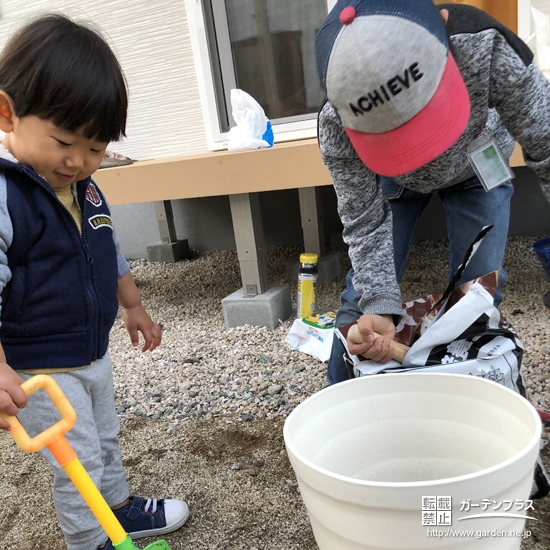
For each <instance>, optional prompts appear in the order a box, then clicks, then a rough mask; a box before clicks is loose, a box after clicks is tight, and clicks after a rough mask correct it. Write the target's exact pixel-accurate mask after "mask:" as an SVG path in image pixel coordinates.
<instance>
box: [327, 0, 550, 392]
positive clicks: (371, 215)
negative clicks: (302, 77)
mask: <svg viewBox="0 0 550 550" xmlns="http://www.w3.org/2000/svg"><path fill="white" fill-rule="evenodd" d="M440 8H441V12H440V11H439V9H440ZM316 53H317V66H318V70H319V74H320V78H321V82H322V83H323V86H324V88H325V91H326V94H327V98H328V101H327V103H326V104H325V105H324V106H323V108H322V109H321V111H320V113H319V144H320V148H321V154H322V157H323V160H324V162H325V164H326V165H327V167H328V169H329V170H330V173H331V175H332V179H333V182H334V188H335V190H336V195H337V198H338V212H339V215H340V218H341V220H342V223H343V226H344V232H343V236H344V240H345V242H346V243H347V244H348V245H349V255H350V258H351V262H352V269H351V270H350V272H349V274H348V276H347V288H346V289H345V290H344V292H343V293H342V296H341V301H342V305H341V308H340V309H339V311H338V314H337V320H336V324H337V326H341V325H343V324H346V323H349V322H351V321H355V320H358V326H359V330H360V332H361V334H362V335H363V337H364V339H365V342H364V343H362V344H354V343H352V342H349V341H348V345H349V350H350V352H351V353H353V354H359V353H360V354H362V355H364V356H365V357H367V358H371V359H374V360H376V361H380V362H387V361H388V360H389V359H390V358H391V355H392V344H391V341H392V339H393V337H394V334H395V326H396V324H397V323H398V321H399V316H400V314H401V303H402V300H401V292H400V289H399V284H398V282H399V281H400V280H401V278H402V277H403V273H404V270H405V263H406V260H407V256H408V253H409V249H410V246H411V243H412V242H413V240H414V237H415V234H416V231H417V228H418V224H419V221H420V218H421V214H422V212H423V210H424V209H425V207H426V206H427V204H428V202H429V200H430V198H431V196H432V195H433V194H434V193H438V194H439V196H440V198H441V201H442V203H443V206H444V208H445V213H446V221H447V235H448V239H449V245H450V258H449V273H450V274H452V273H454V271H455V270H456V269H457V267H458V266H459V264H460V262H461V261H462V259H463V257H464V254H465V253H466V250H467V248H468V246H469V245H470V243H471V242H472V241H473V240H474V238H475V237H476V235H477V234H478V233H479V231H480V230H481V228H482V227H483V226H486V225H490V224H492V225H493V229H492V230H491V231H490V232H489V233H488V234H487V236H486V237H485V239H484V240H483V243H482V244H481V246H480V248H479V249H478V251H477V252H476V254H475V255H474V257H473V258H472V260H471V261H470V263H469V264H468V267H467V269H466V270H465V271H464V274H463V277H462V279H461V281H460V282H465V281H468V280H471V279H473V278H475V277H478V276H481V275H484V274H486V273H489V272H491V271H494V270H498V272H499V287H500V286H502V285H503V284H504V283H505V281H506V272H505V271H504V269H503V268H502V261H503V257H504V251H505V248H506V239H507V233H508V224H509V212H510V198H511V196H512V192H513V187H512V183H511V182H510V181H509V180H507V181H504V183H502V184H500V185H498V186H496V187H492V185H494V183H495V181H493V179H494V178H493V176H494V175H495V173H496V171H498V169H499V168H500V169H504V170H506V165H505V162H504V163H501V165H500V166H499V165H498V164H497V165H496V166H493V165H490V169H491V170H490V171H489V173H488V178H486V182H485V184H486V186H487V188H489V189H490V190H489V191H487V190H486V188H485V187H484V185H482V182H481V181H480V179H479V178H478V177H477V176H476V172H475V171H474V169H473V166H472V164H471V163H470V161H469V158H468V155H467V153H468V148H469V146H472V144H473V145H476V144H478V145H479V144H485V145H487V146H489V152H492V151H494V149H492V147H491V143H492V142H488V140H490V139H492V140H493V142H494V144H495V146H497V147H499V148H500V150H501V152H502V155H503V158H504V159H508V158H509V157H510V155H511V153H512V150H513V147H514V141H515V140H517V141H518V142H519V144H520V145H521V146H522V148H523V152H524V157H525V162H526V164H527V166H529V167H531V168H532V169H533V170H534V171H535V172H536V173H537V175H538V176H539V177H540V179H541V182H542V183H541V185H542V187H543V191H544V193H545V195H546V197H547V198H550V185H549V181H550V82H548V80H547V79H546V78H545V77H544V76H543V74H542V73H541V71H540V70H539V69H538V68H537V67H536V65H535V64H534V62H533V54H532V53H531V51H530V50H529V48H528V47H527V46H526V45H525V44H524V43H523V42H522V41H521V40H520V39H519V38H518V37H517V36H516V35H515V34H514V33H513V32H512V31H510V30H509V29H507V28H506V27H504V26H503V25H501V24H500V23H498V22H497V21H495V20H494V19H492V18H491V17H490V16H489V15H487V14H486V13H484V12H482V11H480V10H478V9H476V8H473V7H471V6H464V5H454V4H445V5H443V6H439V7H436V6H435V5H434V4H433V3H432V1H431V0H414V1H412V0H339V1H338V2H337V3H336V5H335V7H334V8H333V10H332V11H331V13H330V14H329V16H328V17H327V19H326V21H325V22H324V24H323V26H322V28H321V30H320V31H319V33H318V35H317V39H316ZM474 140H477V141H474ZM482 156H483V155H482ZM484 158H485V159H486V160H487V161H488V162H489V163H490V162H491V160H494V158H493V157H490V156H489V157H488V156H487V155H485V157H484ZM478 169H479V170H481V171H482V173H485V172H484V170H483V169H484V166H482V165H480V166H479V167H478ZM392 220H393V221H392ZM501 300H502V295H501V293H500V290H497V293H496V295H495V305H496V306H498V305H499V303H500V301H501ZM374 332H376V333H378V334H380V335H381V336H380V337H376V338H375V337H374V334H373V333H374ZM343 355H344V349H343V346H342V344H341V343H340V342H339V341H338V339H337V338H335V339H334V342H333V348H332V355H331V358H330V360H329V363H328V379H329V382H330V383H331V384H334V383H337V382H340V381H343V380H347V379H348V378H349V374H348V369H347V367H346V364H345V361H344V358H343Z"/></svg>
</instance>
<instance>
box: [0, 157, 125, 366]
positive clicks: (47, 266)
mask: <svg viewBox="0 0 550 550" xmlns="http://www.w3.org/2000/svg"><path fill="white" fill-rule="evenodd" d="M0 169H4V174H5V176H6V182H7V205H8V212H9V215H10V218H11V221H12V224H13V242H12V244H11V246H10V248H9V249H8V252H7V258H8V266H9V268H10V269H11V273H12V278H11V280H10V281H9V283H8V284H7V285H6V287H5V288H4V290H3V292H2V304H1V308H2V315H1V319H2V325H1V327H0V342H1V343H2V346H3V348H4V351H5V353H6V359H7V362H8V364H9V365H10V366H11V367H12V368H14V369H16V370H17V369H40V368H49V369H51V368H65V367H79V366H84V365H88V364H90V363H91V362H92V361H94V360H96V359H98V358H100V357H102V356H103V355H104V354H105V352H106V351H107V346H108V342H109V331H110V329H111V327H112V326H113V323H114V320H115V317H116V314H117V311H118V300H117V289H118V270H117V254H116V248H115V244H114V240H113V233H112V231H113V229H112V222H111V216H110V212H109V208H108V206H107V204H106V202H105V198H104V197H103V195H102V193H101V191H100V190H99V189H98V188H97V186H96V185H95V184H94V183H93V182H92V181H91V178H88V179H87V180H83V181H80V182H78V183H77V196H78V203H79V205H80V209H81V211H82V234H80V233H79V231H78V228H77V225H76V223H75V221H74V219H73V217H72V216H71V214H70V213H69V211H68V210H67V209H66V208H65V206H63V205H62V204H61V202H60V201H59V200H58V199H57V197H56V195H55V193H54V192H53V190H52V189H51V187H50V186H49V185H48V183H47V182H46V181H45V180H44V179H42V178H41V177H40V176H38V175H37V174H36V173H35V172H34V171H33V170H32V169H31V168H30V167H29V166H26V165H15V164H13V163H10V162H9V161H3V160H0Z"/></svg>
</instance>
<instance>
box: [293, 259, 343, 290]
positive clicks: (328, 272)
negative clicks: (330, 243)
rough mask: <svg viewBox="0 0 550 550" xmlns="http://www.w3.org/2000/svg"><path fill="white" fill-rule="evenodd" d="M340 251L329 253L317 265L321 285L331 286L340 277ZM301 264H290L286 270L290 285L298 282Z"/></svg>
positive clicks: (318, 279) (318, 280) (296, 262)
mask: <svg viewBox="0 0 550 550" xmlns="http://www.w3.org/2000/svg"><path fill="white" fill-rule="evenodd" d="M340 258H341V254H340V251H336V252H329V253H328V254H325V255H324V256H321V258H320V260H319V263H318V264H317V266H318V269H319V274H318V275H317V282H318V283H321V284H330V283H332V281H335V280H336V279H338V277H340ZM299 267H300V262H299V261H295V262H288V263H287V264H286V268H285V276H286V280H287V281H288V282H289V283H296V282H297V281H298V269H299Z"/></svg>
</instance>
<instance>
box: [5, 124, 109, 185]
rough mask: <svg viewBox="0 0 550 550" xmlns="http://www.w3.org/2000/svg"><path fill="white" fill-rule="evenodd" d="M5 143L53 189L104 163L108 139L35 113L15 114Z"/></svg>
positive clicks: (88, 174)
mask: <svg viewBox="0 0 550 550" xmlns="http://www.w3.org/2000/svg"><path fill="white" fill-rule="evenodd" d="M2 144H3V145H4V147H6V149H7V150H8V151H9V152H10V153H11V154H12V155H13V156H14V157H15V158H16V159H17V160H18V161H19V162H20V163H21V164H28V165H29V166H30V167H31V168H32V169H33V170H34V171H35V172H36V173H37V174H39V175H40V176H42V177H43V178H44V179H45V180H46V181H47V182H48V183H49V184H50V185H51V186H52V188H53V189H62V188H63V187H67V186H69V185H71V184H72V183H74V182H76V181H80V180H83V179H85V178H87V177H88V176H91V175H92V174H93V173H94V172H95V171H96V170H97V169H98V168H99V165H100V164H101V160H102V159H103V156H104V155H105V150H106V149H107V145H108V143H103V142H99V141H95V140H93V139H88V138H86V137H84V136H83V135H82V134H81V133H80V132H68V131H67V130H63V129H62V128H59V127H58V126H55V125H54V124H53V123H52V122H51V121H49V120H43V119H41V118H38V117H37V116H34V115H29V116H25V117H23V118H18V117H16V116H14V117H13V130H12V131H11V132H9V133H7V134H6V136H5V137H4V139H3V141H2Z"/></svg>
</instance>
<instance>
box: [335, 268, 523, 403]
mask: <svg viewBox="0 0 550 550" xmlns="http://www.w3.org/2000/svg"><path fill="white" fill-rule="evenodd" d="M496 286H497V275H496V272H493V273H489V274H488V275H485V276H484V277H480V278H479V279H475V280H473V281H470V282H468V283H464V284H462V285H460V286H458V287H457V288H455V290H454V291H453V292H452V293H451V295H450V296H449V297H448V299H446V300H445V301H444V302H442V303H440V304H439V305H438V307H437V308H435V309H434V308H433V305H434V304H437V303H438V302H439V299H440V298H441V294H442V293H434V294H430V295H429V296H423V297H422V298H418V299H416V300H413V301H412V302H408V303H406V304H403V318H402V320H401V323H400V324H399V325H398V327H397V328H396V340H397V341H399V342H400V343H402V344H405V345H408V346H411V348H410V349H409V351H408V352H407V354H406V355H405V358H404V359H403V363H402V364H401V363H398V362H397V361H394V360H391V361H390V362H388V363H386V364H382V363H377V362H375V361H371V360H368V359H365V358H364V357H362V356H355V355H351V354H349V353H348V354H347V357H346V360H347V361H349V362H350V365H351V366H352V368H353V374H354V376H355V377H359V376H368V375H371V374H384V373H398V372H407V371H418V372H446V373H454V374H469V375H472V376H479V377H482V378H488V379H489V380H492V381H493V382H497V383H499V384H502V385H503V386H506V387H508V388H510V389H511V390H514V391H516V392H517V393H519V394H521V395H523V396H524V397H525V395H526V392H525V386H524V382H523V377H522V375H521V370H520V369H521V359H522V355H523V346H522V344H521V342H520V341H519V340H518V338H517V336H516V334H515V332H514V329H513V328H512V326H511V325H510V323H509V322H508V321H507V320H506V319H505V318H504V317H503V316H502V315H501V314H500V312H499V311H498V309H497V308H495V306H494V305H493V294H494V292H495V289H496ZM351 324H353V323H350V325H345V326H344V327H340V329H338V330H337V333H336V334H337V336H338V337H339V338H340V340H341V341H342V342H343V343H344V347H345V349H346V352H347V342H346V335H347V332H348V330H349V327H350V326H351Z"/></svg>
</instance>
